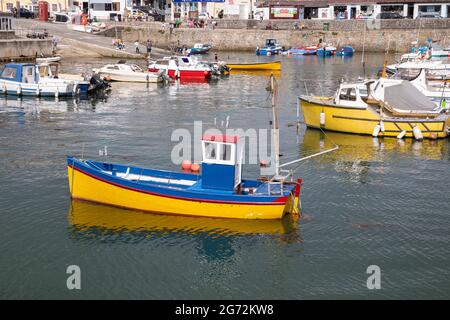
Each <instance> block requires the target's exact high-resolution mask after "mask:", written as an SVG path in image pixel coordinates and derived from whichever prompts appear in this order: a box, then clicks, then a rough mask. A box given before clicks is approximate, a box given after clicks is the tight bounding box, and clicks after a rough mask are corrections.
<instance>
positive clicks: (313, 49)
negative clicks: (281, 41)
mask: <svg viewBox="0 0 450 320" xmlns="http://www.w3.org/2000/svg"><path fill="white" fill-rule="evenodd" d="M318 48H319V47H318V46H317V45H312V46H305V47H299V48H291V49H290V51H291V54H293V55H302V56H312V55H316V53H317V49H318Z"/></svg>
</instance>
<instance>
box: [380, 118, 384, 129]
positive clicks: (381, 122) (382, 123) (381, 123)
mask: <svg viewBox="0 0 450 320" xmlns="http://www.w3.org/2000/svg"><path fill="white" fill-rule="evenodd" d="M380 130H381V132H384V122H383V120H381V121H380Z"/></svg>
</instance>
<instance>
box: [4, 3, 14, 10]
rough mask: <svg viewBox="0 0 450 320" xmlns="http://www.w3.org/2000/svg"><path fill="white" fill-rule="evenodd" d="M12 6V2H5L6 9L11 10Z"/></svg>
mask: <svg viewBox="0 0 450 320" xmlns="http://www.w3.org/2000/svg"><path fill="white" fill-rule="evenodd" d="M12 8H14V4H12V3H7V4H6V10H9V11H11V10H12Z"/></svg>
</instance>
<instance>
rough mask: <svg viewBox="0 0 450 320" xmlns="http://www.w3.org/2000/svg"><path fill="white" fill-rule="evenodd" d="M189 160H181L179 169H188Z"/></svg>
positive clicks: (189, 166) (189, 165)
mask: <svg viewBox="0 0 450 320" xmlns="http://www.w3.org/2000/svg"><path fill="white" fill-rule="evenodd" d="M191 165H192V164H191V161H190V160H183V161H182V162H181V169H183V170H189V169H190V168H191Z"/></svg>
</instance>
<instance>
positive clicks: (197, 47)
mask: <svg viewBox="0 0 450 320" xmlns="http://www.w3.org/2000/svg"><path fill="white" fill-rule="evenodd" d="M211 48H212V46H211V45H210V44H203V43H196V44H194V47H192V48H191V49H189V53H190V54H204V53H208V51H209V50H211Z"/></svg>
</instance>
